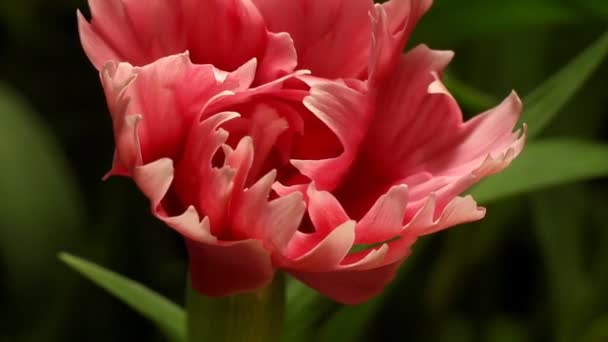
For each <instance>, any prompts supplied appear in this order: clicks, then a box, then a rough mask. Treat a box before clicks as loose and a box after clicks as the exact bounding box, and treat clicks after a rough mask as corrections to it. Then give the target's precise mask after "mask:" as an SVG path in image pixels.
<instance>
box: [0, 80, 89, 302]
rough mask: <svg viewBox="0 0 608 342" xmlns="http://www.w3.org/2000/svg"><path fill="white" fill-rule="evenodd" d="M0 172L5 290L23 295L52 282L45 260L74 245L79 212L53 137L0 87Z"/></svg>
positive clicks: (25, 105) (0, 239) (76, 194)
mask: <svg viewBox="0 0 608 342" xmlns="http://www.w3.org/2000/svg"><path fill="white" fill-rule="evenodd" d="M0 167H1V168H2V177H0V193H2V197H0V258H2V259H5V261H6V264H7V276H8V278H9V279H10V281H7V285H10V286H13V284H14V285H15V286H16V288H18V289H19V292H20V293H23V291H24V290H25V286H28V287H32V288H35V287H37V286H39V285H40V284H45V283H49V282H52V281H50V280H49V278H50V277H52V276H54V274H55V273H56V272H54V271H55V270H54V269H53V266H55V265H49V260H54V257H55V254H56V253H57V251H58V250H62V249H65V248H68V247H70V246H71V245H73V244H75V243H76V242H77V241H78V235H79V231H78V228H79V227H80V226H81V223H82V221H83V215H82V214H83V207H82V204H81V203H82V199H81V197H80V193H79V192H78V189H77V186H76V184H75V181H74V177H73V175H72V174H71V173H70V171H69V166H68V164H67V163H66V160H65V156H64V155H63V154H62V152H61V150H60V149H59V146H58V143H57V141H56V139H55V137H53V136H52V134H51V132H50V131H49V130H48V128H47V127H46V126H45V125H44V123H43V122H42V121H40V120H39V116H38V115H37V114H36V113H35V112H34V110H33V109H32V108H30V106H29V104H28V102H27V101H26V99H24V98H23V97H22V96H20V94H18V93H17V92H16V91H14V90H13V89H11V88H10V87H8V86H6V85H4V84H2V83H1V82H0ZM23 246H28V249H29V250H35V251H36V253H24V249H23V248H24V247H23ZM31 291H32V292H33V293H37V292H38V291H34V290H31Z"/></svg>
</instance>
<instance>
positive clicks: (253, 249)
mask: <svg viewBox="0 0 608 342" xmlns="http://www.w3.org/2000/svg"><path fill="white" fill-rule="evenodd" d="M186 246H187V247H188V257H189V271H190V277H191V281H192V287H193V288H194V289H195V290H196V291H198V292H200V293H203V294H205V295H207V296H211V297H219V296H226V295H234V294H237V293H241V292H250V291H255V290H257V289H259V288H261V287H264V286H267V285H268V284H269V283H270V282H271V281H272V277H273V275H274V269H273V267H272V262H271V260H270V254H269V253H268V252H267V251H266V250H265V249H264V248H263V247H262V243H261V242H260V241H257V240H243V241H237V242H232V243H223V244H217V245H211V244H205V243H198V242H195V241H190V240H186Z"/></svg>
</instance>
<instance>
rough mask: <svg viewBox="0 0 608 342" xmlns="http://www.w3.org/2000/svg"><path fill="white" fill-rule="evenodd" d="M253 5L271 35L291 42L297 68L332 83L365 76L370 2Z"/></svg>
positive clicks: (265, 0)
mask: <svg viewBox="0 0 608 342" xmlns="http://www.w3.org/2000/svg"><path fill="white" fill-rule="evenodd" d="M253 2H254V3H255V4H256V6H257V7H258V8H259V10H260V12H261V13H262V15H263V17H264V19H265V21H266V23H267V25H268V27H269V29H270V30H271V31H273V32H287V33H289V35H290V36H291V37H292V38H293V41H294V43H295V47H296V50H297V54H298V67H299V68H303V69H309V70H311V71H312V73H313V75H315V76H319V77H326V78H331V79H333V78H351V77H352V78H358V77H362V76H365V74H366V69H367V61H368V58H369V40H370V31H371V25H370V20H369V14H368V13H369V12H370V10H371V9H372V6H373V5H372V1H371V0H326V1H308V0H290V1H284V0H253ZM302 18H305V20H303V19H302Z"/></svg>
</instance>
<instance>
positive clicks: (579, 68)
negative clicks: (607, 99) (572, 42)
mask: <svg viewBox="0 0 608 342" xmlns="http://www.w3.org/2000/svg"><path fill="white" fill-rule="evenodd" d="M607 55H608V32H606V33H604V34H603V35H602V36H601V37H600V38H599V39H598V40H597V41H596V42H594V43H593V44H591V45H590V46H589V47H588V48H587V49H585V51H583V52H582V53H581V54H580V55H579V56H577V57H576V58H575V59H574V60H572V61H571V62H570V63H568V65H566V66H565V67H564V68H563V69H562V70H560V71H559V72H557V73H556V74H555V75H553V76H552V77H551V78H549V79H548V80H547V81H545V82H544V83H543V84H542V85H541V86H539V87H538V88H536V89H535V90H534V91H533V92H532V93H531V94H530V95H528V96H527V97H526V98H525V99H524V113H523V115H522V117H521V120H520V121H521V122H526V123H527V124H528V127H529V129H528V137H529V138H532V137H535V136H537V135H538V134H540V133H541V132H542V131H543V129H544V128H546V127H547V125H548V124H549V123H550V122H551V120H552V119H553V118H554V117H555V116H556V115H557V114H558V113H559V111H560V109H562V108H563V106H564V105H565V104H566V103H567V102H568V101H569V100H570V99H571V98H572V96H574V94H575V93H576V91H577V90H579V89H580V88H581V87H582V85H583V84H584V83H585V81H586V80H587V79H588V78H589V77H590V76H591V75H592V74H593V72H594V71H595V70H596V69H597V68H598V67H599V65H600V64H601V62H602V61H603V60H604V59H605V58H606V56H607Z"/></svg>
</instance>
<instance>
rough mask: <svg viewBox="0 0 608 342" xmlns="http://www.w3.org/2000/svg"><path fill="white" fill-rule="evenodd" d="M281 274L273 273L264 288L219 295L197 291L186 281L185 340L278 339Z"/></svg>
mask: <svg viewBox="0 0 608 342" xmlns="http://www.w3.org/2000/svg"><path fill="white" fill-rule="evenodd" d="M284 278H285V277H284V276H283V274H281V273H277V274H276V275H275V277H274V280H273V281H272V283H271V284H270V285H268V286H266V287H264V288H261V289H259V290H257V291H255V292H252V293H244V294H237V295H233V296H227V297H221V298H211V297H207V296H204V295H201V294H199V293H198V292H196V291H195V290H194V289H193V288H192V286H191V283H190V281H188V291H187V294H186V309H187V311H188V342H204V341H214V342H278V341H279V340H280V337H281V328H282V325H283V312H284V307H285V279H284Z"/></svg>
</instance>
